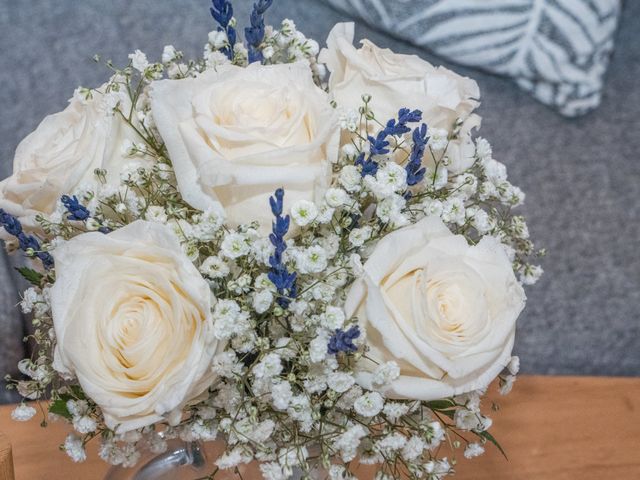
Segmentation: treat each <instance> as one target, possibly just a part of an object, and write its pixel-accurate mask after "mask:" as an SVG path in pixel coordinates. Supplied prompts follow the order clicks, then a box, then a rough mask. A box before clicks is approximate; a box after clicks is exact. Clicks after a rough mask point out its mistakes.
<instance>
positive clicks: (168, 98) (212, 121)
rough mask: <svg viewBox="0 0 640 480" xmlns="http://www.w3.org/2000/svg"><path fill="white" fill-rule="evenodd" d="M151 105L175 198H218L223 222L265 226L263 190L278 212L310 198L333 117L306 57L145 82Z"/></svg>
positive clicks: (194, 201)
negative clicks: (280, 205) (276, 199)
mask: <svg viewBox="0 0 640 480" xmlns="http://www.w3.org/2000/svg"><path fill="white" fill-rule="evenodd" d="M151 96H152V102H151V105H152V111H153V114H154V117H155V121H156V124H157V126H158V130H159V131H160V134H161V136H162V138H163V139H164V141H165V143H166V146H167V149H168V150H169V154H170V157H171V161H172V163H173V166H174V169H175V172H176V177H177V180H178V185H179V188H180V192H181V194H182V196H183V198H184V199H185V200H186V201H187V202H188V203H189V204H190V205H192V206H193V207H195V208H198V209H200V210H206V209H207V208H208V207H209V206H210V205H211V204H212V203H215V202H220V203H221V204H222V205H223V206H224V208H225V210H226V213H227V218H228V219H229V220H230V223H231V224H234V225H237V224H241V223H249V222H251V221H254V220H257V221H259V222H260V223H261V224H262V226H263V228H270V226H271V221H272V218H271V211H270V209H269V201H268V198H269V196H270V195H273V192H274V191H275V190H276V189H277V188H279V187H283V188H284V189H285V192H286V195H285V204H286V205H285V211H288V210H289V208H290V206H291V205H293V204H294V203H295V202H297V201H299V200H309V201H311V200H314V201H318V200H320V198H321V196H322V194H323V193H324V189H325V188H326V187H327V184H328V181H329V177H330V168H331V167H330V165H331V162H333V161H335V160H336V158H337V156H338V152H339V146H338V142H339V130H338V125H337V116H336V113H335V112H334V110H333V108H332V107H331V105H330V103H329V98H328V95H327V94H326V93H325V92H323V91H322V90H321V89H320V88H318V87H317V86H316V85H315V84H314V83H313V79H312V75H311V70H310V69H309V66H308V64H306V63H304V62H299V63H295V64H288V65H269V66H263V65H260V64H257V63H254V64H251V65H250V66H249V67H247V68H240V67H236V66H233V65H224V66H221V67H218V68H217V70H209V71H207V72H205V73H203V74H202V75H200V76H199V77H198V78H195V79H182V80H165V81H161V82H157V83H155V84H154V85H153V89H152V94H151Z"/></svg>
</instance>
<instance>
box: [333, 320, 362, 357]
mask: <svg viewBox="0 0 640 480" xmlns="http://www.w3.org/2000/svg"><path fill="white" fill-rule="evenodd" d="M359 336H360V327H358V326H357V325H354V326H353V327H351V328H350V329H349V330H346V331H345V330H336V331H335V332H334V334H333V335H332V336H331V338H330V339H329V344H328V345H327V349H328V351H329V354H330V355H337V354H338V353H340V352H343V353H353V352H355V351H356V350H358V347H357V346H356V345H355V344H354V343H353V341H354V340H355V339H356V338H358V337H359Z"/></svg>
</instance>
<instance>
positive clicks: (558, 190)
mask: <svg viewBox="0 0 640 480" xmlns="http://www.w3.org/2000/svg"><path fill="white" fill-rule="evenodd" d="M235 3H236V10H237V11H238V17H239V18H241V20H242V21H244V20H245V19H246V18H247V12H248V10H249V8H250V3H251V2H249V1H248V0H242V1H238V0H236V2H235ZM321 3H322V2H321V1H319V0H275V6H274V8H273V11H272V13H271V17H270V18H271V19H273V20H280V19H282V18H283V17H284V16H287V17H290V18H293V19H295V20H296V22H297V24H298V26H299V27H300V28H301V30H303V31H305V32H306V33H307V34H308V35H310V36H314V37H315V38H317V39H318V40H321V41H322V40H324V38H325V37H326V34H327V33H328V31H329V29H330V27H331V25H332V24H333V23H335V22H336V21H338V20H340V16H339V15H338V14H337V13H335V12H333V11H332V10H330V9H329V8H328V7H325V6H323V5H322V4H321ZM211 27H212V22H211V18H210V17H209V14H208V1H207V0H180V1H177V0H176V1H168V0H167V1H158V0H155V1H154V0H112V1H109V2H105V1H102V0H100V1H98V0H83V1H81V2H80V1H77V0H76V1H74V0H56V1H54V0H49V1H46V0H30V1H29V2H17V1H11V0H0V44H1V45H2V53H1V54H0V85H2V88H1V89H0V105H1V107H2V108H0V140H1V141H0V159H1V160H0V175H1V176H6V175H7V174H8V173H9V171H10V163H11V159H12V155H13V151H14V149H15V147H16V145H17V143H18V141H19V140H20V139H21V138H22V137H24V136H25V135H26V134H27V133H29V132H30V131H32V130H33V129H34V128H35V127H36V125H37V124H38V122H39V120H40V119H41V118H42V117H43V116H44V115H46V114H48V113H53V112H56V111H58V110H60V109H62V108H63V107H64V106H65V103H66V99H67V98H68V97H69V96H70V95H71V93H72V92H73V89H74V88H75V86H76V85H78V84H84V85H96V84H98V83H100V82H101V81H102V80H103V79H104V78H105V75H106V72H104V71H102V70H101V69H100V67H98V66H96V65H95V64H94V63H93V62H92V61H91V60H90V58H91V56H92V55H93V54H94V53H101V54H103V56H104V57H107V58H113V59H114V61H116V62H118V63H123V62H126V55H127V53H129V52H131V51H132V50H133V49H135V48H140V49H142V50H144V51H146V52H147V53H148V54H149V55H150V56H151V55H158V56H159V55H160V52H161V49H162V46H163V45H164V44H166V43H173V44H174V45H175V46H176V47H178V48H180V49H183V50H184V51H185V52H187V53H189V54H194V55H195V54H197V53H199V52H200V49H201V46H202V44H203V42H204V41H205V39H206V33H207V31H208V30H209V29H210V28H211ZM358 35H359V36H368V37H370V38H371V39H372V40H374V41H376V42H377V43H379V44H382V45H386V46H390V47H392V48H394V49H396V50H397V51H401V52H413V53H419V54H421V55H422V56H423V57H425V58H428V59H430V60H432V61H434V62H436V63H442V62H440V61H438V60H433V59H432V57H430V56H429V55H428V54H425V52H422V51H420V50H418V49H416V48H412V47H409V46H407V45H405V44H403V43H400V42H397V41H394V40H392V39H390V38H388V37H386V36H384V35H381V34H378V33H375V32H372V31H371V30H370V29H368V28H365V27H363V26H360V27H359V29H358ZM455 68H456V69H457V70H458V71H460V72H462V73H465V74H468V75H472V76H473V77H474V78H476V79H477V80H478V83H479V84H480V87H481V90H482V93H483V105H482V107H481V110H480V113H481V114H482V115H483V117H484V125H483V128H482V132H481V133H482V135H483V136H485V137H487V138H489V139H490V140H491V141H492V143H493V146H494V152H495V156H496V158H498V159H500V160H502V161H504V162H505V163H506V164H507V165H508V167H509V173H510V177H511V179H512V180H513V181H514V183H516V184H517V185H520V186H521V187H522V188H523V189H524V190H525V192H527V194H528V196H527V202H526V205H525V207H524V209H523V212H524V213H525V214H526V215H527V216H528V218H529V225H530V230H531V232H532V235H533V236H534V237H535V238H536V239H537V241H538V244H539V245H540V246H545V247H546V248H547V249H548V250H549V252H550V254H549V256H548V258H547V260H546V262H545V264H544V267H545V270H546V272H547V273H546V276H545V277H544V278H543V280H542V281H541V283H540V284H539V285H537V286H535V287H534V288H532V289H530V290H529V292H528V295H529V304H528V308H527V310H526V311H525V313H524V315H523V316H522V318H521V321H520V331H519V337H518V341H517V352H518V353H519V354H520V355H521V357H522V364H523V369H524V370H525V371H527V372H537V373H551V374H604V375H640V318H639V317H640V218H639V217H640V158H639V157H640V155H639V150H640V121H639V118H640V86H639V85H640V82H639V80H638V79H639V78H640V2H638V1H628V2H627V5H626V7H625V11H624V14H623V17H622V24H621V31H620V32H619V38H618V49H617V51H616V54H615V57H614V59H613V62H612V65H611V71H610V74H609V77H608V81H607V86H606V91H605V95H604V101H603V104H602V106H601V108H600V109H599V110H597V111H596V112H594V113H592V114H590V115H588V116H586V117H584V118H580V119H577V120H573V121H571V120H567V119H564V118H562V117H560V116H558V115H556V114H555V113H554V112H552V111H551V110H549V109H547V108H545V107H544V106H542V105H540V104H538V103H536V102H535V101H534V100H532V99H531V98H530V97H528V96H527V94H525V93H523V92H521V91H520V90H518V89H517V88H516V87H514V86H513V85H512V84H511V83H510V82H509V81H508V80H504V79H501V78H497V77H492V76H489V75H485V74H481V73H478V72H474V71H470V70H466V69H462V68H458V67H455ZM1 268H4V266H3V265H2V262H1V261H0V269H1ZM1 288H6V286H2V287H1ZM0 298H2V296H1V295H0ZM13 303H15V298H14V299H5V300H4V303H3V304H0V318H1V317H3V316H4V317H6V318H8V316H7V312H8V310H9V309H10V308H11V307H12V304H13ZM17 328H18V327H16V329H17ZM15 335H16V336H17V337H19V336H21V335H22V332H21V331H16V332H15Z"/></svg>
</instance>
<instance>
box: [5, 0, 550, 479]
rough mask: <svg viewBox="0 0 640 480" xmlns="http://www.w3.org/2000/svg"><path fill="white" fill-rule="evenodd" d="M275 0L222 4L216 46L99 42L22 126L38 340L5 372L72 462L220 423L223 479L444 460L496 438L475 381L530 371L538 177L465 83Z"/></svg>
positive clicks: (19, 180)
mask: <svg viewBox="0 0 640 480" xmlns="http://www.w3.org/2000/svg"><path fill="white" fill-rule="evenodd" d="M271 3H272V0H260V1H258V2H257V3H256V4H255V5H254V9H253V13H252V15H251V18H250V24H249V26H248V27H247V28H245V29H244V41H243V42H242V41H240V39H239V35H238V34H237V31H238V30H237V28H238V27H237V24H236V19H235V18H234V17H233V9H232V5H231V4H230V2H229V1H227V0H213V5H212V7H211V13H212V15H213V18H214V19H215V20H216V21H217V24H218V26H217V29H216V30H215V31H213V32H211V33H210V34H209V38H208V42H207V43H206V45H205V48H204V56H203V58H200V59H196V60H190V61H187V60H185V59H184V58H183V55H182V53H181V52H180V51H178V50H176V49H175V48H174V47H172V46H166V47H165V48H164V51H163V53H162V59H161V61H160V62H157V63H152V62H150V61H149V60H148V59H147V56H146V55H145V54H144V53H142V52H140V51H136V52H135V53H133V54H131V55H130V56H129V58H130V61H129V63H128V64H127V65H126V66H125V67H124V68H117V67H115V66H114V65H113V64H112V63H111V62H107V66H108V68H109V69H110V70H111V72H112V74H111V77H110V78H109V80H108V81H107V82H106V83H104V84H103V85H101V86H99V87H97V88H79V89H78V90H76V92H75V94H74V96H73V98H72V99H71V100H70V104H69V106H68V107H67V108H66V109H65V110H64V111H62V112H60V113H57V114H55V115H52V116H49V117H47V118H46V119H45V120H44V121H43V122H42V123H41V124H40V126H39V127H38V128H37V129H36V131H35V132H33V133H32V134H30V135H29V136H28V137H27V138H26V139H25V140H24V141H23V142H22V143H21V144H20V146H19V147H18V149H17V151H16V156H15V160H14V173H13V175H12V176H11V177H10V178H8V179H6V180H4V181H3V182H2V183H0V225H1V228H0V230H2V235H3V238H4V239H5V241H6V248H7V249H8V250H9V251H17V250H20V251H22V252H23V253H24V254H26V256H27V257H28V258H29V260H28V266H25V267H23V268H20V272H21V273H22V275H23V276H24V277H25V278H26V279H27V280H28V281H29V282H30V283H31V284H32V286H31V288H29V289H28V290H26V291H25V292H24V296H23V300H22V302H21V307H22V309H23V311H24V312H25V313H32V315H33V325H34V330H33V334H32V335H31V336H30V337H29V340H30V341H31V342H32V344H33V346H34V348H33V355H32V357H31V358H28V359H25V360H23V361H21V362H20V364H19V368H20V371H21V372H22V374H23V375H24V376H23V377H22V378H20V379H16V380H10V382H11V383H10V387H11V388H16V389H17V390H18V392H19V393H20V394H21V395H22V396H24V397H25V399H28V400H41V399H45V398H47V399H48V401H47V402H46V403H42V404H41V407H42V409H43V412H44V411H45V409H48V412H47V416H48V417H49V419H51V418H57V419H64V420H66V421H68V422H69V423H70V424H71V425H72V427H73V430H74V432H73V433H72V434H70V435H69V436H68V437H67V438H66V440H64V444H63V449H64V450H65V451H66V452H67V453H68V455H69V456H70V457H71V458H72V459H73V460H74V461H82V460H84V459H85V458H86V452H85V445H86V444H87V443H88V442H91V441H95V442H99V445H100V446H99V454H100V456H101V457H102V458H103V459H104V460H105V461H107V462H109V463H111V464H114V465H122V466H125V467H126V466H133V465H134V464H136V462H137V461H138V459H139V457H140V455H141V452H143V451H145V450H151V451H152V452H155V453H159V452H162V451H163V450H164V449H166V448H167V441H168V440H170V439H177V438H179V439H182V440H183V441H185V442H196V441H213V440H215V439H221V440H222V441H223V442H224V446H225V452H224V453H223V454H222V455H221V456H219V457H218V458H217V459H215V460H214V461H212V463H211V475H210V477H209V478H214V477H215V476H216V474H217V473H218V472H222V471H223V470H225V469H234V468H237V467H238V466H239V465H241V464H245V463H249V462H252V461H254V460H255V461H258V462H259V463H260V470H261V472H262V474H263V476H264V478H265V479H268V480H279V479H286V478H289V477H290V476H291V475H292V474H293V472H294V470H295V471H298V472H302V475H306V476H309V475H311V473H310V472H318V471H322V472H325V473H324V474H323V475H324V476H323V477H322V478H331V479H346V478H354V476H355V475H357V470H358V468H359V465H362V464H377V465H378V467H377V471H378V474H377V477H376V478H378V479H390V478H423V479H440V478H443V477H445V476H446V475H448V474H450V473H453V470H454V467H455V458H456V454H457V453H458V452H459V453H461V454H462V455H463V456H464V457H467V458H470V457H474V456H477V455H479V454H481V453H482V452H483V451H484V448H485V446H486V444H487V442H489V443H494V444H496V445H497V443H496V440H495V439H494V438H493V436H492V435H491V434H490V433H489V431H488V430H489V427H490V426H491V420H490V418H489V417H487V416H486V412H485V411H484V409H483V408H481V406H482V402H481V399H482V397H483V394H484V393H485V391H486V389H487V387H488V385H489V384H490V383H491V382H492V381H494V380H495V379H497V381H498V382H499V388H500V390H501V392H502V393H507V392H508V391H509V390H510V389H511V387H512V385H513V382H514V379H515V374H516V373H517V370H518V363H519V362H518V359H517V357H512V355H511V351H512V347H513V342H514V334H515V326H516V319H517V318H518V315H519V314H520V312H521V311H522V309H523V307H524V304H525V294H524V292H523V288H522V285H523V284H532V283H534V282H535V281H536V280H537V278H538V277H539V276H540V274H541V269H540V267H538V266H536V265H534V264H532V263H531V262H532V261H533V259H534V258H535V257H536V256H539V255H541V254H542V252H541V251H536V250H534V246H533V244H532V242H531V241H530V240H529V234H528V230H527V225H526V223H525V221H524V219H523V218H522V217H521V216H518V215H514V214H513V213H512V209H513V208H514V207H517V206H518V205H520V204H521V203H522V201H523V199H524V195H523V193H522V192H521V191H520V189H518V188H517V187H515V186H513V185H512V184H510V183H509V182H508V181H507V172H506V170H505V167H504V165H503V164H501V163H499V162H498V161H497V160H495V159H493V158H492V152H491V146H490V144H489V143H488V142H487V141H486V140H484V139H482V138H476V137H474V136H473V135H472V131H473V130H474V129H475V128H477V127H478V126H479V124H480V117H479V116H478V115H476V114H475V113H473V111H474V109H475V108H476V107H477V106H478V101H477V100H478V97H479V91H478V86H477V84H476V83H475V82H474V81H473V80H470V79H468V78H465V77H461V76H459V75H457V74H455V73H453V72H451V71H449V70H447V69H445V68H442V67H433V66H432V65H430V64H429V63H427V62H425V61H423V60H421V59H419V58H418V57H415V56H408V55H399V54H395V53H393V52H391V51H390V50H386V49H380V48H378V47H377V46H376V45H374V44H373V43H371V42H369V41H367V40H364V41H363V42H362V46H361V47H360V48H356V47H354V46H353V37H354V28H353V25H352V24H338V25H336V26H335V28H334V29H333V30H332V32H331V33H330V35H329V38H328V39H327V46H326V48H324V49H322V50H321V51H320V48H319V46H318V43H317V42H315V41H314V40H311V39H308V38H306V37H305V36H304V35H303V34H302V33H301V32H299V31H298V30H297V29H296V26H295V24H294V22H292V21H291V20H285V21H283V22H282V24H281V25H280V26H279V27H278V28H275V27H271V26H266V25H265V23H264V13H265V11H266V10H267V9H268V8H269V6H270V5H271ZM97 60H98V61H99V59H97ZM33 405H34V404H33V403H31V402H25V403H23V404H22V405H20V406H19V407H17V408H16V410H15V411H14V412H13V417H14V418H15V419H16V420H28V419H30V418H31V417H33V416H34V415H35V413H36V409H35V408H34V407H33ZM498 448H499V447H498Z"/></svg>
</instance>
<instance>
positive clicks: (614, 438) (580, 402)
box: [0, 376, 640, 480]
mask: <svg viewBox="0 0 640 480" xmlns="http://www.w3.org/2000/svg"><path fill="white" fill-rule="evenodd" d="M490 396H491V397H492V398H494V399H495V400H498V401H499V403H500V406H501V409H500V411H499V412H496V413H494V414H493V415H492V417H493V419H494V426H493V428H492V430H491V432H492V433H493V435H494V436H495V437H496V438H497V439H498V440H499V442H500V443H501V445H502V446H503V447H504V449H505V451H506V453H507V455H508V457H509V460H508V461H507V460H505V459H504V457H502V455H501V454H500V453H499V452H498V451H497V450H496V449H495V448H493V447H492V446H490V445H488V446H487V453H486V454H485V455H483V456H482V457H480V458H476V459H473V460H465V459H461V461H460V462H459V464H458V465H457V472H458V473H457V474H456V476H455V477H452V478H455V479H457V480H514V479H515V480H539V479H552V480H577V479H579V480H602V479H621V480H627V479H629V480H633V479H640V379H633V378H606V377H602V378H593V377H538V376H521V377H519V378H518V381H517V382H516V385H515V387H514V390H513V392H512V393H511V394H510V395H509V396H507V397H498V396H497V395H496V394H495V392H492V393H490ZM11 408H12V407H9V406H4V407H0V431H2V432H4V433H5V434H6V435H7V436H8V437H9V438H10V440H11V443H12V445H13V455H14V463H15V474H16V480H41V479H42V480H45V479H46V480H56V479H60V480H66V479H69V478H82V479H97V480H99V479H101V478H103V476H104V474H105V472H106V470H107V468H106V466H105V465H104V464H103V463H102V461H101V460H99V459H98V458H97V457H96V455H95V446H94V447H92V448H91V449H90V457H89V460H88V461H87V462H85V463H83V464H73V463H71V461H70V460H68V459H67V457H66V455H65V454H64V453H62V452H60V451H59V450H58V445H59V444H60V443H61V442H62V441H64V437H65V435H66V433H67V427H65V426H64V425H60V424H52V425H50V427H49V428H48V429H46V430H45V429H41V428H40V427H39V424H38V421H36V420H33V421H31V422H29V423H26V424H19V423H16V422H12V421H11V420H10V418H9V414H10V412H11ZM459 456H460V455H459ZM245 472H246V474H245V475H244V478H245V479H255V480H258V479H259V478H260V475H259V474H257V473H256V470H255V468H253V467H248V468H247V469H246V470H245ZM359 473H361V474H360V475H358V478H360V479H361V480H366V479H367V477H370V475H364V472H359ZM0 480H3V479H2V477H0Z"/></svg>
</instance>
